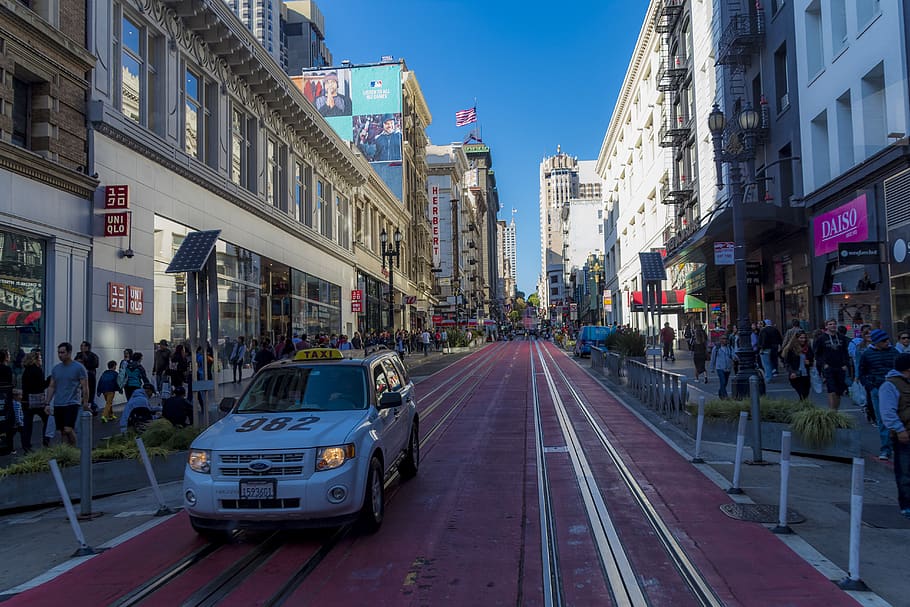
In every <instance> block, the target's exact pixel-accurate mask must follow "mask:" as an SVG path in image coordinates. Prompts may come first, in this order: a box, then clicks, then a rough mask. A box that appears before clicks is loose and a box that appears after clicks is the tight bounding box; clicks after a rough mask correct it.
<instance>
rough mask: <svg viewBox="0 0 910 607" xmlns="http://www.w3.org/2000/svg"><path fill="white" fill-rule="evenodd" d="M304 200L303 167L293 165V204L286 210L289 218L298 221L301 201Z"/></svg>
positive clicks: (299, 164)
mask: <svg viewBox="0 0 910 607" xmlns="http://www.w3.org/2000/svg"><path fill="white" fill-rule="evenodd" d="M305 198H306V181H305V177H304V173H303V165H302V164H301V163H299V162H295V163H294V204H293V205H291V208H290V209H289V210H288V213H289V214H290V216H291V217H293V218H294V219H296V220H297V221H300V219H301V217H300V211H301V209H302V207H303V204H302V203H303V201H304V199H305Z"/></svg>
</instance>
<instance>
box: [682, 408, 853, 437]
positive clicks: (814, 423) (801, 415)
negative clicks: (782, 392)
mask: <svg viewBox="0 0 910 607" xmlns="http://www.w3.org/2000/svg"><path fill="white" fill-rule="evenodd" d="M686 408H687V409H688V411H689V413H690V414H691V415H698V406H697V405H695V404H693V403H689V404H688V405H687V407H686ZM759 410H760V411H761V420H762V421H763V422H772V423H779V424H789V425H790V430H791V431H792V432H793V433H795V434H797V435H799V437H800V438H801V439H802V440H803V441H804V442H805V444H806V445H810V446H812V447H826V446H828V445H830V444H832V443H833V442H834V438H835V433H836V431H837V430H838V429H849V428H854V427H856V423H855V421H854V419H853V418H852V417H850V416H849V415H847V414H845V413H841V412H840V411H834V410H831V409H822V408H819V407H816V406H815V405H813V404H812V403H810V402H805V401H796V400H791V399H786V398H769V397H766V396H764V397H762V398H761V399H760V400H759ZM741 411H745V412H746V413H749V414H750V416H751V412H752V404H751V401H749V400H748V399H746V400H722V399H715V400H711V401H708V402H706V403H705V419H708V420H710V419H715V420H718V421H723V422H727V423H735V422H737V421H738V420H739V414H740V412H741Z"/></svg>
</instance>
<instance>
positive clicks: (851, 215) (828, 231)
mask: <svg viewBox="0 0 910 607" xmlns="http://www.w3.org/2000/svg"><path fill="white" fill-rule="evenodd" d="M812 225H813V231H814V236H815V254H816V255H824V254H826V253H830V252H832V251H836V250H837V245H838V244H839V243H841V242H864V241H866V240H868V238H869V217H868V214H867V209H866V195H865V194H861V195H860V196H858V197H856V198H854V199H853V200H851V201H850V202H848V203H847V204H845V205H842V206H839V207H837V208H836V209H834V210H832V211H828V212H827V213H822V214H821V215H818V216H817V217H815V218H814V219H813V220H812Z"/></svg>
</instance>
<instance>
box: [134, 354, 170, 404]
mask: <svg viewBox="0 0 910 607" xmlns="http://www.w3.org/2000/svg"><path fill="white" fill-rule="evenodd" d="M170 368H171V350H170V349H169V348H168V347H167V340H166V339H162V340H161V341H159V342H158V347H157V348H156V349H155V357H154V359H153V360H152V373H153V374H154V375H155V388H156V389H157V390H159V391H160V390H161V384H162V382H164V380H165V379H167V376H168V370H169V369H170ZM127 398H129V397H127Z"/></svg>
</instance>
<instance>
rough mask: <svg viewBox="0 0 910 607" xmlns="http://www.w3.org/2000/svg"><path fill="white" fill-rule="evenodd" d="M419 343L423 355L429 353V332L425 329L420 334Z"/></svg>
mask: <svg viewBox="0 0 910 607" xmlns="http://www.w3.org/2000/svg"><path fill="white" fill-rule="evenodd" d="M420 345H421V347H422V348H423V355H424V356H427V355H429V353H430V332H429V331H427V330H426V329H424V330H423V332H422V333H421V334H420Z"/></svg>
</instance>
